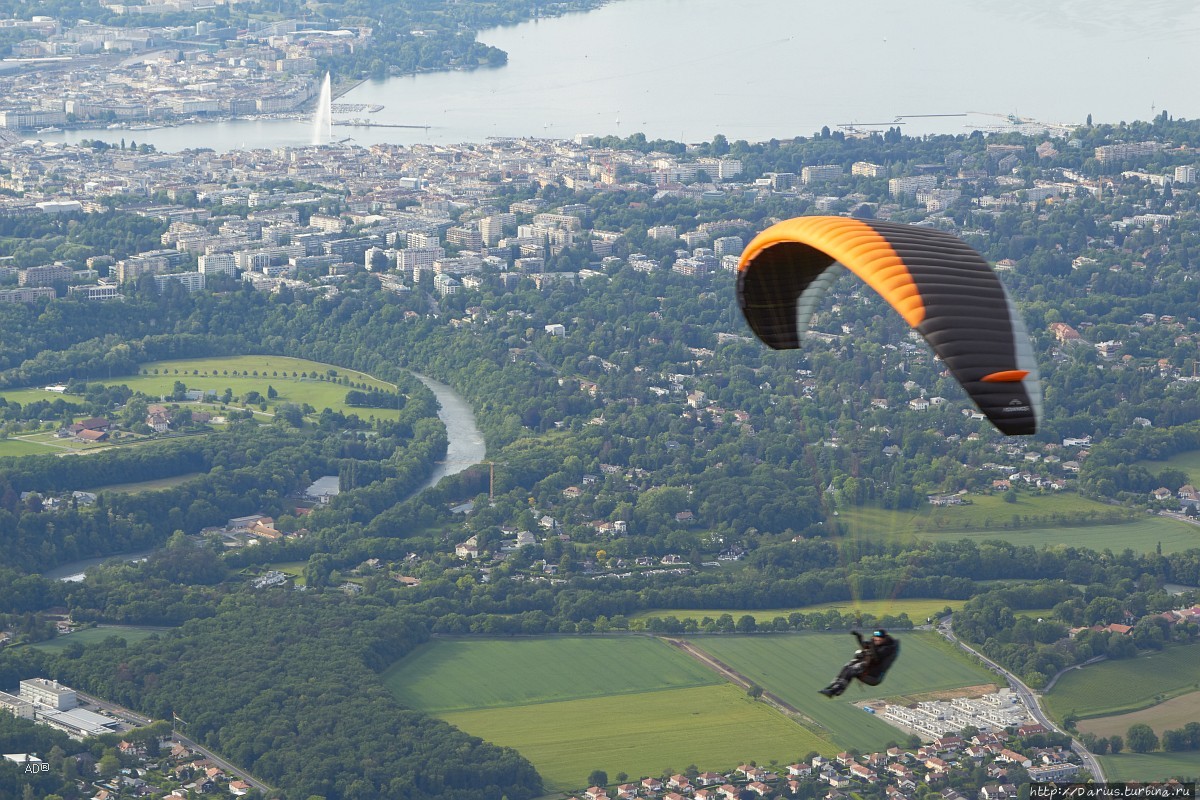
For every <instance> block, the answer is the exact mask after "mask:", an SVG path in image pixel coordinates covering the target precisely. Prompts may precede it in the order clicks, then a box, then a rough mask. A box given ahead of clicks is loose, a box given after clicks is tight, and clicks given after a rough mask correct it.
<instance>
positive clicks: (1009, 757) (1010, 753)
mask: <svg viewBox="0 0 1200 800" xmlns="http://www.w3.org/2000/svg"><path fill="white" fill-rule="evenodd" d="M996 761H998V762H1000V763H1001V764H1020V765H1021V766H1022V767H1025V768H1027V769H1028V768H1029V767H1030V766H1031V765H1032V764H1033V761H1031V760H1030V759H1028V758H1026V757H1025V756H1023V755H1021V754H1020V753H1018V752H1016V751H1014V750H1009V749H1008V748H1005V749H1003V750H1001V751H1000V753H999V754H998V755H997V756H996Z"/></svg>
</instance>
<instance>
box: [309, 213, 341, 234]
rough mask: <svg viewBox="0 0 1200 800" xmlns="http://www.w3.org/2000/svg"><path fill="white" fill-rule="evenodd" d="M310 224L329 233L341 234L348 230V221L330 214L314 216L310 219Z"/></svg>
mask: <svg viewBox="0 0 1200 800" xmlns="http://www.w3.org/2000/svg"><path fill="white" fill-rule="evenodd" d="M308 224H309V225H310V226H311V227H313V228H317V229H318V230H322V231H326V232H327V233H341V232H342V231H344V230H345V229H346V221H345V220H344V219H342V218H341V217H335V216H332V215H330V214H313V215H312V216H311V217H309V218H308Z"/></svg>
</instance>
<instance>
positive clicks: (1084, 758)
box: [937, 614, 1104, 783]
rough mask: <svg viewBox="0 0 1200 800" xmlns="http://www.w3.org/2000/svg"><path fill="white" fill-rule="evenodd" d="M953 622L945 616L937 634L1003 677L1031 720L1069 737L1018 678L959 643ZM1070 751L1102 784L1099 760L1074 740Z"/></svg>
mask: <svg viewBox="0 0 1200 800" xmlns="http://www.w3.org/2000/svg"><path fill="white" fill-rule="evenodd" d="M953 620H954V615H953V614H950V615H948V616H946V617H945V618H944V619H942V620H941V621H939V622H938V626H937V631H938V633H940V634H941V635H942V636H945V637H946V638H947V639H948V640H950V641H951V642H953V643H954V644H956V645H958V646H959V647H960V648H962V649H963V650H965V651H967V652H968V653H970V654H971V655H973V656H975V657H976V658H978V659H979V660H980V661H982V662H983V663H984V664H986V665H987V666H988V667H989V668H990V669H991V670H992V671H993V672H995V673H997V674H999V675H1003V676H1004V678H1005V680H1007V681H1008V685H1009V688H1011V689H1012V690H1013V691H1014V692H1016V693H1017V695H1018V696H1019V697H1020V698H1021V702H1023V703H1024V704H1025V707H1026V708H1028V709H1029V713H1030V714H1032V715H1033V718H1034V719H1035V720H1037V721H1038V722H1039V723H1040V724H1041V725H1042V726H1043V727H1045V728H1046V729H1047V730H1051V731H1055V732H1057V733H1061V734H1064V735H1068V736H1069V735H1070V734H1067V732H1066V731H1064V730H1062V729H1061V728H1059V727H1058V726H1057V725H1055V724H1054V723H1053V722H1052V721H1051V720H1050V717H1048V716H1046V713H1045V712H1044V711H1042V705H1041V703H1040V702H1039V701H1038V698H1037V695H1035V694H1034V693H1033V690H1032V689H1030V688H1029V687H1028V686H1026V685H1025V684H1024V682H1022V681H1021V679H1020V678H1018V677H1017V676H1016V675H1014V674H1012V673H1011V672H1009V671H1008V670H1006V669H1005V668H1004V667H1002V666H1000V665H999V664H997V663H996V662H995V661H992V660H991V659H990V658H988V657H987V656H985V655H983V654H982V653H980V652H979V651H978V650H975V649H974V648H972V647H970V646H969V645H967V644H965V643H964V642H962V641H960V640H959V638H958V637H957V636H955V635H954V631H953V630H952V628H951V623H952V622H953ZM1071 749H1072V750H1074V751H1075V755H1077V756H1079V760H1080V761H1081V762H1083V766H1084V769H1086V770H1088V771H1089V772H1091V773H1092V777H1093V778H1095V779H1096V781H1097V782H1099V783H1103V782H1104V770H1103V769H1101V768H1100V761H1099V759H1097V758H1096V757H1095V756H1094V755H1092V753H1091V752H1090V751H1089V750H1088V749H1087V748H1085V747H1084V746H1083V745H1082V744H1080V743H1079V742H1078V741H1077V740H1076V739H1074V738H1072V739H1071Z"/></svg>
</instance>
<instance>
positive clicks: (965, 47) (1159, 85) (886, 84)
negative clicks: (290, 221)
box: [45, 0, 1200, 151]
mask: <svg viewBox="0 0 1200 800" xmlns="http://www.w3.org/2000/svg"><path fill="white" fill-rule="evenodd" d="M1198 35H1200V4H1192V3H1180V2H1176V1H1175V0H1142V1H1141V2H1138V3H1130V2H1128V0H1056V2H1045V0H1009V2H1005V3H987V2H978V1H977V2H964V0H922V1H921V2H919V3H894V2H889V0H855V2H850V3H817V2H811V0H810V1H809V2H797V1H796V0H742V2H739V3H738V4H737V5H736V8H735V7H734V6H733V5H731V4H730V3H728V2H727V0H614V1H613V2H611V3H609V4H608V5H606V6H603V7H601V8H600V9H598V10H595V11H592V12H588V13H577V14H569V15H566V16H563V17H555V18H549V19H541V20H537V21H532V22H526V23H522V24H520V25H514V26H509V27H504V28H493V29H490V30H485V31H482V32H481V33H480V34H479V40H480V41H482V42H486V43H487V44H491V45H495V46H496V47H499V48H501V49H503V50H505V51H506V52H507V53H508V54H509V59H508V64H507V65H506V66H503V67H500V68H496V69H480V70H475V71H472V72H439V73H425V74H420V75H415V76H414V75H410V76H402V77H393V78H388V79H386V80H380V81H368V82H366V83H363V84H361V85H359V86H358V87H356V88H355V89H353V90H352V91H350V92H349V93H348V94H346V95H345V96H343V97H342V98H339V102H345V103H365V104H382V105H383V106H384V109H383V110H382V111H379V112H378V113H375V114H368V113H366V112H358V113H355V114H349V115H342V116H340V117H338V118H336V119H340V120H342V121H345V120H347V119H350V118H367V119H369V120H370V121H374V122H378V123H388V124H393V125H395V124H399V125H428V126H429V127H428V128H427V129H424V128H421V129H405V128H364V127H341V126H339V127H335V128H334V136H335V137H336V138H342V137H347V136H348V137H352V138H353V141H354V143H355V144H360V145H370V144H374V143H377V142H390V143H396V144H412V143H416V142H431V143H452V142H470V141H482V140H483V139H485V138H486V137H489V136H546V137H556V138H570V137H572V136H574V135H575V134H579V133H591V134H597V135H605V134H619V135H623V136H624V135H629V134H631V133H634V132H639V131H640V132H644V133H645V134H646V135H647V136H648V137H650V138H652V139H653V138H670V139H677V140H682V141H688V142H696V141H708V140H710V139H712V137H713V136H714V135H715V134H717V133H721V134H724V135H725V136H727V137H728V138H729V139H730V140H736V139H747V140H749V141H763V140H766V139H770V138H791V137H793V136H798V135H802V136H807V135H811V134H812V133H814V132H816V131H818V130H820V129H821V127H822V126H826V125H828V126H829V127H831V128H835V127H836V126H838V125H851V124H853V125H855V126H857V127H859V128H863V129H875V130H880V129H883V128H885V127H887V126H888V125H894V124H898V125H900V126H901V127H902V129H903V130H904V132H905V133H909V134H918V135H920V134H926V133H965V132H969V131H970V130H974V129H983V130H988V129H997V130H1002V129H1004V128H1005V127H1006V126H1008V125H1010V124H1011V123H1010V122H1009V119H1008V117H1009V115H1017V116H1019V117H1023V118H1030V119H1035V120H1038V121H1041V122H1047V123H1066V124H1071V125H1074V124H1081V123H1083V122H1084V121H1085V120H1086V118H1087V116H1088V115H1089V114H1091V115H1093V117H1094V119H1095V121H1097V122H1113V123H1115V122H1119V121H1121V120H1137V119H1149V118H1150V117H1152V116H1154V115H1155V114H1156V113H1159V112H1161V111H1162V110H1163V109H1167V110H1168V111H1169V113H1171V114H1172V115H1173V116H1176V117H1187V118H1191V117H1196V116H1200V91H1197V89H1196V80H1195V78H1196V65H1195V60H1194V59H1193V58H1192V53H1193V47H1192V45H1193V42H1194V41H1196V39H1197V36H1198ZM45 138H47V139H57V140H60V141H78V140H79V139H83V138H100V139H104V140H106V141H110V142H118V141H120V139H122V138H125V139H127V140H136V141H137V142H139V143H150V144H153V145H154V146H155V147H157V148H158V149H159V150H163V151H178V150H182V149H186V148H190V147H212V148H214V149H216V150H219V151H224V150H235V149H246V148H256V147H277V146H283V145H305V144H308V143H309V142H311V141H312V125H311V123H310V122H309V121H307V120H235V121H229V122H212V123H201V124H195V125H184V126H179V127H173V128H162V129H158V130H148V131H120V130H118V131H110V130H92V131H68V132H66V133H58V134H46V135H45Z"/></svg>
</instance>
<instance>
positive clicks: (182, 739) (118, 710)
mask: <svg viewBox="0 0 1200 800" xmlns="http://www.w3.org/2000/svg"><path fill="white" fill-rule="evenodd" d="M75 694H76V696H77V697H78V698H79V700H80V702H82V703H85V704H90V705H93V706H95V707H96V708H99V709H102V710H104V711H107V712H108V713H109V714H112V715H113V716H115V717H118V718H120V719H123V720H125V721H126V722H128V723H131V724H133V725H135V726H138V727H140V726H143V725H149V724H150V723H152V722H153V721H154V720H152V719H150V718H149V717H147V716H145V715H144V714H139V713H137V712H136V711H130V710H129V709H128V708H125V707H124V706H120V705H117V704H116V703H112V702H109V701H108V700H101V699H100V698H99V697H93V696H92V695H90V694H84V693H83V692H76V693H75ZM171 738H172V739H173V740H174V741H176V742H179V743H180V744H182V745H183V746H184V747H189V748H191V749H192V750H195V751H196V752H198V753H203V754H204V757H205V758H207V759H208V760H209V761H212V763H213V764H215V765H216V766H218V767H220V768H221V769H222V770H224V771H225V772H228V773H229V774H231V775H236V776H238V777H239V778H241V779H242V780H244V781H245V782H246V783H248V784H250V785H251V786H253V787H254V788H255V789H258V790H259V791H260V792H262V793H263V794H264V795H266V796H268V797H270V796H272V795H273V794H274V793H275V790H274V789H272V788H271V787H270V786H267V785H266V784H265V783H263V782H262V781H260V780H259V779H258V778H255V777H254V776H253V775H251V774H250V773H248V772H246V771H245V770H243V769H239V768H238V767H235V766H234V765H233V764H230V763H229V762H228V761H226V760H225V759H223V758H221V757H220V756H219V755H217V754H216V753H214V752H212V751H211V750H206V749H205V748H203V747H201V746H200V745H198V744H196V743H195V742H193V741H192V740H191V739H189V738H187V737H186V736H183V735H182V734H180V733H173V734H172V735H171Z"/></svg>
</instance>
